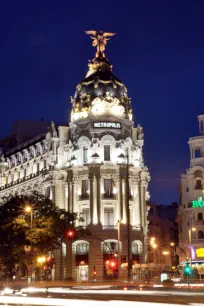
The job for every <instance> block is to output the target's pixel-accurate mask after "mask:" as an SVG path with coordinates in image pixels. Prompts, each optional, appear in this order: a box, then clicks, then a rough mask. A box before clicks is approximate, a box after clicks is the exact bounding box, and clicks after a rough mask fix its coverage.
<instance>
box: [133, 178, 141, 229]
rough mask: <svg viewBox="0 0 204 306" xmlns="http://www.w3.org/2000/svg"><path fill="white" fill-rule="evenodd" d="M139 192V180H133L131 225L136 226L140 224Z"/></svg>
mask: <svg viewBox="0 0 204 306" xmlns="http://www.w3.org/2000/svg"><path fill="white" fill-rule="evenodd" d="M139 193H140V188H139V180H135V181H134V183H133V205H132V225H133V226H138V227H139V226H140V225H141V218H140V213H141V212H140V194H139Z"/></svg>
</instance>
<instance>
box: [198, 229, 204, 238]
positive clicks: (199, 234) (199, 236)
mask: <svg viewBox="0 0 204 306" xmlns="http://www.w3.org/2000/svg"><path fill="white" fill-rule="evenodd" d="M198 239H204V234H203V231H198Z"/></svg>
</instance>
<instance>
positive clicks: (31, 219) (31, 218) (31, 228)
mask: <svg viewBox="0 0 204 306" xmlns="http://www.w3.org/2000/svg"><path fill="white" fill-rule="evenodd" d="M25 212H26V213H27V214H30V233H31V239H30V244H31V245H30V252H31V255H32V230H33V209H32V206H30V205H27V206H25ZM31 258H32V257H31ZM28 274H29V271H28ZM31 277H32V266H31Z"/></svg>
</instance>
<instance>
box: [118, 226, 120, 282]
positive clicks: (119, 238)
mask: <svg viewBox="0 0 204 306" xmlns="http://www.w3.org/2000/svg"><path fill="white" fill-rule="evenodd" d="M120 223H121V221H120V220H118V278H119V277H120Z"/></svg>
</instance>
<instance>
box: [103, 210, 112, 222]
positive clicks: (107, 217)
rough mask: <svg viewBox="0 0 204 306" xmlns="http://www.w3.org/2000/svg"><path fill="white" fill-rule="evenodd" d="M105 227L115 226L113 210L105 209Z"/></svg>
mask: <svg viewBox="0 0 204 306" xmlns="http://www.w3.org/2000/svg"><path fill="white" fill-rule="evenodd" d="M104 225H105V226H113V225H114V216H113V208H105V209H104Z"/></svg>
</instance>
